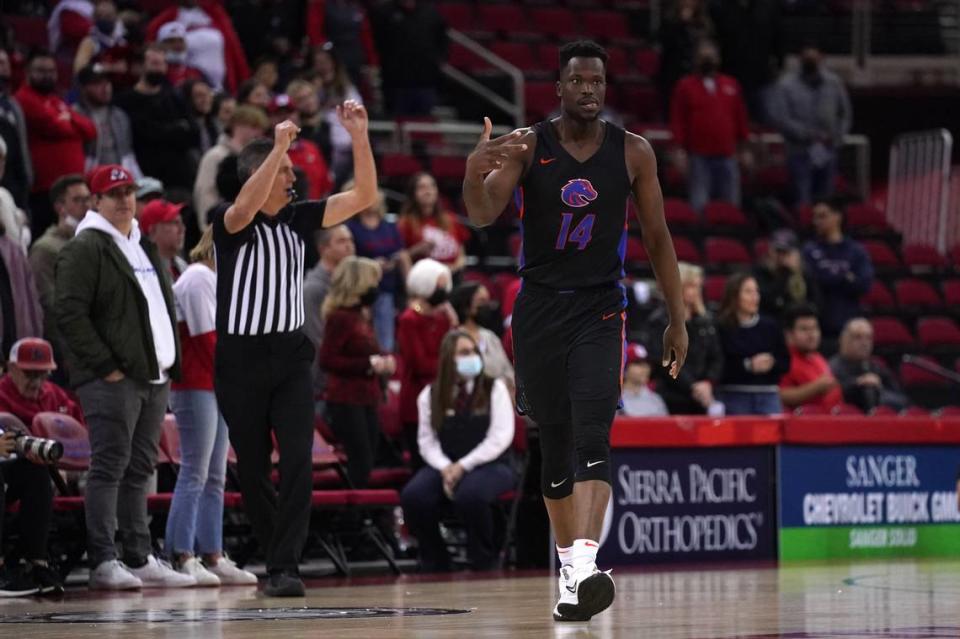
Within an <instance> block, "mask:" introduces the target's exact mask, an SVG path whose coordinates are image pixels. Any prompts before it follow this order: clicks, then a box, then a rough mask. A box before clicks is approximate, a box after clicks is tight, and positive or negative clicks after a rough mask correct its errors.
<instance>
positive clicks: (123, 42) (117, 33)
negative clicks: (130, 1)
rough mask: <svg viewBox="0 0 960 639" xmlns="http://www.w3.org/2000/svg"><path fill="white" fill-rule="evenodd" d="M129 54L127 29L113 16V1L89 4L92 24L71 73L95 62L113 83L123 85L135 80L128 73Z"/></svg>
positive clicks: (126, 85) (130, 60)
mask: <svg viewBox="0 0 960 639" xmlns="http://www.w3.org/2000/svg"><path fill="white" fill-rule="evenodd" d="M133 57H134V51H133V47H131V46H130V44H129V42H128V41H127V29H126V27H125V26H124V24H123V22H122V21H121V20H119V19H118V17H117V5H116V4H115V3H114V1H113V0H98V1H97V2H96V3H95V4H94V6H93V27H91V28H90V33H89V34H88V35H87V37H85V38H84V39H83V40H82V41H81V42H80V46H79V47H78V48H77V55H76V56H75V57H74V58H73V73H74V74H77V73H79V72H80V70H81V69H83V68H85V67H87V66H89V65H91V64H98V65H100V68H101V69H102V72H103V73H105V74H107V75H108V76H109V78H110V80H111V81H112V82H113V84H114V86H116V87H118V88H122V89H126V88H128V87H131V86H133V84H134V83H135V82H136V81H137V76H136V75H135V74H133V73H132V71H133V62H134V60H133Z"/></svg>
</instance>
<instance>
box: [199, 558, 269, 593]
mask: <svg viewBox="0 0 960 639" xmlns="http://www.w3.org/2000/svg"><path fill="white" fill-rule="evenodd" d="M207 570H209V571H210V572H212V573H213V574H215V575H216V576H217V577H219V578H220V583H221V584H223V585H224V586H256V585H257V576H256V575H255V574H253V573H252V572H250V571H249V570H244V569H242V568H240V567H239V566H237V564H235V563H233V560H232V559H230V558H229V557H227V556H226V555H223V556H222V557H220V561H218V562H217V563H215V564H214V565H212V566H207Z"/></svg>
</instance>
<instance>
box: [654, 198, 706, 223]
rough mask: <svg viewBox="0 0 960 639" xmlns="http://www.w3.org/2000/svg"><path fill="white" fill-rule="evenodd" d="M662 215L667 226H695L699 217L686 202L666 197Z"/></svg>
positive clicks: (698, 221)
mask: <svg viewBox="0 0 960 639" xmlns="http://www.w3.org/2000/svg"><path fill="white" fill-rule="evenodd" d="M663 215H664V217H665V218H666V220H667V224H668V225H669V226H697V225H699V224H700V216H699V215H697V212H696V211H694V210H693V207H691V206H690V204H689V203H688V202H687V201H686V200H681V199H680V198H675V197H668V198H665V199H664V200H663Z"/></svg>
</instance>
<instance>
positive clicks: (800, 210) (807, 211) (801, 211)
mask: <svg viewBox="0 0 960 639" xmlns="http://www.w3.org/2000/svg"><path fill="white" fill-rule="evenodd" d="M797 222H799V223H800V226H801V227H803V228H810V227H811V226H813V207H812V206H810V205H809V204H802V205H800V206H798V207H797Z"/></svg>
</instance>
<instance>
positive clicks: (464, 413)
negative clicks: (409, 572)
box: [400, 331, 517, 572]
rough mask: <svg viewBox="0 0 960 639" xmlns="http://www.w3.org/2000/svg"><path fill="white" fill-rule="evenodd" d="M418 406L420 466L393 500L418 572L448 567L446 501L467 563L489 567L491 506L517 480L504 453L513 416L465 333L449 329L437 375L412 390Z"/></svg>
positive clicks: (506, 394)
mask: <svg viewBox="0 0 960 639" xmlns="http://www.w3.org/2000/svg"><path fill="white" fill-rule="evenodd" d="M417 409H418V428H417V440H418V444H419V447H420V454H421V455H422V456H423V459H424V461H426V465H425V466H424V467H423V468H421V469H420V470H419V471H417V473H416V474H415V475H414V476H413V478H412V479H411V480H410V481H409V482H408V483H407V485H406V486H405V487H404V489H403V491H402V492H401V494H400V502H401V504H402V505H403V514H404V519H405V521H406V522H407V525H408V526H409V527H410V530H411V532H412V533H413V534H414V535H415V536H416V538H417V542H418V544H419V552H420V570H421V572H442V571H446V570H449V569H450V556H449V554H448V553H447V547H446V543H445V542H444V541H443V537H442V536H441V535H440V529H439V524H440V520H441V519H442V518H443V517H444V515H445V513H446V512H448V511H449V510H450V508H449V507H450V505H451V504H452V506H453V510H454V512H455V513H456V514H457V516H458V517H459V518H460V520H461V521H463V522H464V524H465V526H466V529H467V557H468V558H469V560H470V566H471V568H473V569H474V570H490V569H492V568H495V567H496V565H497V559H498V558H497V552H496V547H495V545H494V535H493V511H492V509H491V508H490V506H491V504H493V502H494V500H496V498H497V496H498V495H500V494H501V493H503V492H504V491H507V490H510V489H511V488H513V486H514V485H515V483H516V480H517V475H516V471H515V469H514V466H513V464H512V463H511V459H510V453H509V450H508V449H509V447H510V443H511V442H512V441H513V431H514V426H515V418H514V412H513V402H512V401H511V399H510V391H509V389H508V388H507V384H506V383H505V381H504V380H503V379H501V378H496V377H493V376H491V375H490V374H489V372H487V371H485V370H484V361H483V358H482V357H481V356H480V352H479V349H478V347H477V343H476V342H475V341H474V340H473V338H472V337H470V335H469V334H468V333H466V332H464V331H451V332H450V333H448V334H447V335H446V336H445V337H444V338H443V342H442V343H441V345H440V355H439V362H438V365H437V379H436V381H435V382H433V383H432V384H431V385H429V386H427V387H426V388H424V389H423V391H422V392H421V393H420V394H419V396H418V397H417Z"/></svg>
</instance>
